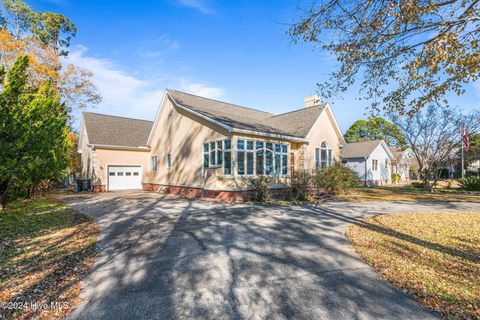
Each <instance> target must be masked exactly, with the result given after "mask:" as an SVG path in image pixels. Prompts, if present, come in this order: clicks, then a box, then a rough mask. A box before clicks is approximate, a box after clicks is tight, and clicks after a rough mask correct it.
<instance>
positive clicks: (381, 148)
mask: <svg viewBox="0 0 480 320" xmlns="http://www.w3.org/2000/svg"><path fill="white" fill-rule="evenodd" d="M392 160H394V156H393V154H392V152H391V151H390V149H389V147H388V146H387V144H386V143H385V141H383V140H374V141H364V142H355V143H347V144H346V145H345V147H344V148H343V149H342V163H343V164H344V165H346V166H348V167H349V168H351V169H352V170H353V171H355V172H356V173H357V174H358V176H359V180H360V181H361V182H363V183H365V185H384V184H388V183H390V182H391V172H392V171H391V162H392Z"/></svg>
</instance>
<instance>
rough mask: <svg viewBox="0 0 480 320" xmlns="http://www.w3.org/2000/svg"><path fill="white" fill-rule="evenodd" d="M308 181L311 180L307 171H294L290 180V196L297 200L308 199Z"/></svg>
mask: <svg viewBox="0 0 480 320" xmlns="http://www.w3.org/2000/svg"><path fill="white" fill-rule="evenodd" d="M310 181H312V177H311V175H310V174H309V173H308V172H306V171H297V172H295V173H294V174H293V175H292V178H291V180H290V194H291V197H292V198H293V199H295V200H298V201H306V200H308V198H309V197H308V186H309V184H310Z"/></svg>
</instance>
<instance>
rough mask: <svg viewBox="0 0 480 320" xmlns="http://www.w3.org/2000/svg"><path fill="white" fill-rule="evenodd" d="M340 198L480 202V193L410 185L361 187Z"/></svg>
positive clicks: (354, 199)
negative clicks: (417, 187)
mask: <svg viewBox="0 0 480 320" xmlns="http://www.w3.org/2000/svg"><path fill="white" fill-rule="evenodd" d="M338 198H341V199H345V200H353V201H458V202H477V203H480V195H479V194H469V193H460V192H458V191H457V190H455V189H442V190H436V191H435V192H434V193H430V192H427V191H424V190H422V189H416V188H408V187H371V188H368V187H360V188H355V189H353V190H352V191H351V192H350V193H348V194H345V195H340V196H338Z"/></svg>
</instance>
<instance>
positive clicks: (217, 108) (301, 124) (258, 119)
mask: <svg viewBox="0 0 480 320" xmlns="http://www.w3.org/2000/svg"><path fill="white" fill-rule="evenodd" d="M167 93H168V95H169V96H170V97H171V98H172V99H173V100H174V102H175V104H176V105H177V106H180V107H182V108H183V109H186V110H187V111H191V112H193V113H195V114H197V115H200V116H203V117H204V118H206V119H208V120H211V121H213V122H215V123H217V124H219V125H221V126H222V127H224V128H226V129H228V130H230V131H239V132H240V131H250V132H252V133H257V134H259V133H260V134H262V133H263V134H272V135H282V136H287V137H293V138H300V139H305V138H306V137H307V135H308V133H309V132H310V130H311V128H312V127H313V125H314V124H315V122H316V120H317V119H318V117H319V116H320V114H321V113H322V111H323V110H324V109H325V107H326V104H320V105H317V106H314V107H309V108H302V109H299V110H295V111H291V112H287V113H283V114H279V115H273V114H271V113H269V112H264V111H260V110H255V109H251V108H247V107H242V106H239V105H235V104H231V103H227V102H222V101H218V100H213V99H209V98H204V97H200V96H196V95H193V94H189V93H185V92H181V91H177V90H172V89H167Z"/></svg>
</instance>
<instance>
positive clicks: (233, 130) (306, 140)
mask: <svg viewBox="0 0 480 320" xmlns="http://www.w3.org/2000/svg"><path fill="white" fill-rule="evenodd" d="M167 92H168V91H167ZM167 94H168V96H169V97H170V98H171V99H172V101H173V102H174V103H175V106H176V107H178V108H180V109H182V110H184V111H186V112H189V113H191V114H194V115H196V116H197V117H199V118H202V119H204V120H207V121H209V122H212V123H214V124H216V125H217V126H219V127H222V128H224V129H225V130H227V131H228V132H231V133H243V134H251V135H256V136H263V137H270V138H278V139H285V140H291V141H294V142H310V140H308V139H304V138H299V137H293V136H289V135H283V134H275V133H267V132H259V131H254V130H245V129H236V128H233V127H230V126H227V125H226V124H224V123H221V122H220V121H217V120H215V119H212V118H210V117H208V116H206V115H204V114H202V113H200V112H197V111H195V110H192V109H190V108H188V107H185V106H183V105H181V104H179V103H178V102H177V101H176V100H175V99H174V98H173V97H172V96H171V95H170V93H167Z"/></svg>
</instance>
